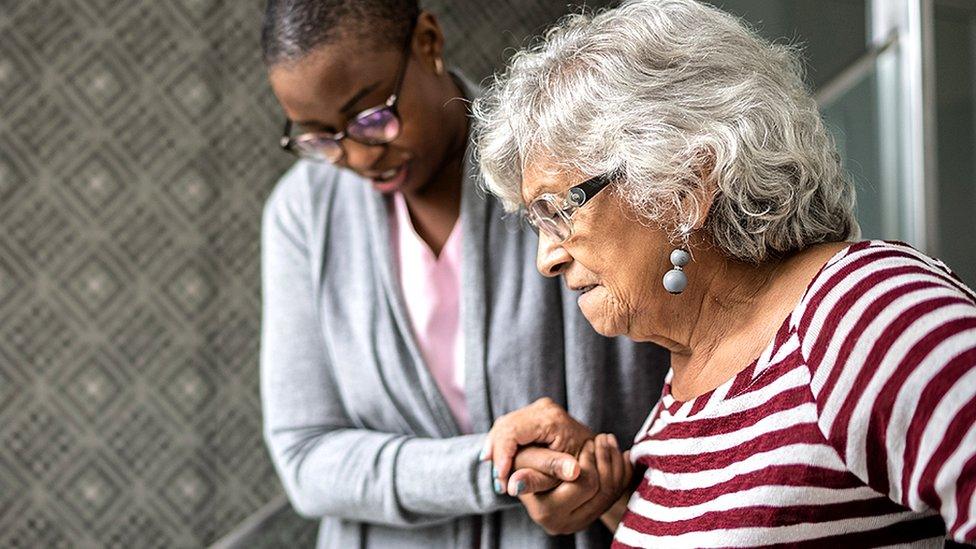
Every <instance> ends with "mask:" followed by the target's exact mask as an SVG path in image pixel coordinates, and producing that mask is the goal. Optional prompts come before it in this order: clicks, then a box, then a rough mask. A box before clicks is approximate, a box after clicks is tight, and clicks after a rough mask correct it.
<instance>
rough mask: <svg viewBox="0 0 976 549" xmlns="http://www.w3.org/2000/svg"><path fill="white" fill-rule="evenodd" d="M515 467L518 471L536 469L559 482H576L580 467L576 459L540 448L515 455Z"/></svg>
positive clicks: (525, 450)
mask: <svg viewBox="0 0 976 549" xmlns="http://www.w3.org/2000/svg"><path fill="white" fill-rule="evenodd" d="M513 467H514V468H516V469H535V470H536V471H539V472H541V473H545V474H546V475H549V476H551V477H555V478H557V479H559V480H569V481H572V480H576V477H578V476H579V472H580V466H579V462H578V461H576V458H575V457H573V456H571V455H569V454H564V453H562V452H557V451H555V450H550V449H548V448H541V447H538V446H528V447H526V448H522V449H521V450H520V451H519V453H518V454H516V455H515V462H514V464H513Z"/></svg>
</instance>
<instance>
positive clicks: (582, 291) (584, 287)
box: [569, 284, 599, 295]
mask: <svg viewBox="0 0 976 549" xmlns="http://www.w3.org/2000/svg"><path fill="white" fill-rule="evenodd" d="M597 286H599V284H582V285H579V286H570V287H569V289H570V290H573V291H574V292H580V295H583V294H586V293H588V292H590V291H591V290H593V289H594V288H596V287H597Z"/></svg>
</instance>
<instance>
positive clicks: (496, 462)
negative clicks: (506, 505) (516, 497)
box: [491, 436, 519, 486]
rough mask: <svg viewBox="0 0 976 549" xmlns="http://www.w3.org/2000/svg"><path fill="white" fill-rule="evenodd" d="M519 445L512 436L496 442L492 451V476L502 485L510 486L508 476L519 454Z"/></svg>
mask: <svg viewBox="0 0 976 549" xmlns="http://www.w3.org/2000/svg"><path fill="white" fill-rule="evenodd" d="M518 449H519V445H518V443H517V442H516V441H515V439H514V438H513V437H511V436H503V437H501V438H500V439H498V440H496V442H495V445H494V447H493V448H492V450H491V461H492V466H491V475H492V477H494V478H495V479H496V480H498V481H499V482H500V483H501V486H507V485H508V475H509V473H511V471H512V461H513V460H514V459H515V455H516V454H517V453H518Z"/></svg>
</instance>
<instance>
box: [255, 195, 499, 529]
mask: <svg viewBox="0 0 976 549" xmlns="http://www.w3.org/2000/svg"><path fill="white" fill-rule="evenodd" d="M283 187H285V185H284V184H282V185H279V187H278V189H276V191H275V193H274V194H273V195H272V197H271V198H270V199H269V201H268V203H267V205H266V206H265V210H264V218H263V225H262V290H263V295H262V301H263V313H262V315H263V318H262V332H261V359H260V360H261V401H262V411H263V415H264V437H265V441H266V443H267V445H268V448H269V450H270V453H271V458H272V461H273V462H274V465H275V468H276V470H277V472H278V475H279V477H280V478H281V481H282V483H283V484H284V487H285V491H286V492H287V494H288V497H289V499H290V500H291V503H292V505H293V506H294V507H295V509H296V510H297V511H298V512H299V513H300V514H302V515H304V516H306V517H310V518H311V517H321V516H323V515H331V516H338V517H342V518H346V519H350V520H356V521H363V522H371V523H380V524H386V525H394V526H400V527H420V526H425V525H430V524H436V523H439V522H444V521H447V520H450V519H452V518H455V517H457V516H461V515H470V514H483V513H489V512H492V511H495V510H497V509H499V508H502V507H506V506H512V505H514V504H516V503H517V502H516V501H515V500H512V499H511V498H506V497H504V496H498V495H496V494H495V493H494V492H493V490H492V488H491V476H490V465H489V464H487V463H482V462H480V461H479V460H478V458H477V456H478V453H479V452H480V450H481V447H482V444H483V437H484V435H477V434H475V435H467V436H461V437H455V438H447V439H428V438H418V437H409V436H404V435H402V434H392V433H382V432H376V431H370V430H365V429H360V428H357V427H356V425H354V422H353V421H351V419H350V418H349V417H348V414H347V413H346V412H345V408H344V406H343V403H342V395H341V394H340V391H339V388H338V387H337V385H336V382H335V379H334V376H333V374H332V367H331V362H330V357H329V356H328V353H327V350H326V346H325V342H324V338H323V337H322V332H321V331H320V329H321V328H320V324H319V318H318V313H317V310H316V306H315V304H314V291H313V289H312V278H311V272H312V270H311V267H310V260H309V253H308V249H307V247H306V242H307V239H306V230H305V228H304V227H303V221H302V220H303V219H307V216H305V215H303V210H305V209H307V208H308V207H309V204H308V201H309V199H308V197H307V194H305V193H299V192H295V190H294V189H290V190H289V189H287V188H283ZM289 194H290V195H291V196H289Z"/></svg>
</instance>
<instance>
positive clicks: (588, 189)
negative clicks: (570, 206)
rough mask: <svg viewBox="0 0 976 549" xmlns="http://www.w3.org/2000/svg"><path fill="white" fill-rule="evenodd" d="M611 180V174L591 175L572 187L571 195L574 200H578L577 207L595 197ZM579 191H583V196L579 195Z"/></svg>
mask: <svg viewBox="0 0 976 549" xmlns="http://www.w3.org/2000/svg"><path fill="white" fill-rule="evenodd" d="M611 181H612V178H611V176H610V175H609V174H603V175H598V176H596V177H591V178H590V179H587V180H586V181H584V182H582V183H580V184H579V185H576V186H575V187H573V188H572V189H570V193H569V196H570V198H571V199H573V200H574V202H576V206H577V207H579V206H582V205H583V204H585V203H586V202H587V201H589V200H590V199H591V198H593V196H594V195H596V193H598V192H600V191H602V190H603V189H604V188H605V187H606V186H607V185H609V184H610V182H611ZM577 191H582V195H583V196H582V197H579V196H578V192H577ZM577 197H578V199H577Z"/></svg>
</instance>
